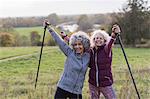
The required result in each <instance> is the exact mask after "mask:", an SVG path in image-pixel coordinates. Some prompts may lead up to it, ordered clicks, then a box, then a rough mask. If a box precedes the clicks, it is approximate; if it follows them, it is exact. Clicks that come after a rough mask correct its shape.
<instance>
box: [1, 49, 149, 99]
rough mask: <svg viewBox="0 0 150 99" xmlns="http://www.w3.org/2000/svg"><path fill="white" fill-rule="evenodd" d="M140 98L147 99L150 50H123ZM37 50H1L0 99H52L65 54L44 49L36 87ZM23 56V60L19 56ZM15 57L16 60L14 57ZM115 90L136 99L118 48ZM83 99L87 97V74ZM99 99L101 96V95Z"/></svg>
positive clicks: (120, 95) (120, 98)
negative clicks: (35, 86)
mask: <svg viewBox="0 0 150 99" xmlns="http://www.w3.org/2000/svg"><path fill="white" fill-rule="evenodd" d="M125 51H126V54H127V57H128V61H129V63H130V66H131V69H132V73H133V76H134V79H135V82H136V85H137V88H138V91H139V93H140V96H141V99H150V77H149V75H150V67H149V66H150V63H149V62H150V49H145V48H125ZM39 52H40V47H5V48H2V47H1V48H0V99H53V96H54V93H55V90H56V84H57V82H58V80H59V77H60V76H61V73H62V72H63V64H64V61H65V55H64V54H63V53H62V52H61V51H60V49H59V48H58V47H44V51H43V55H42V60H41V66H40V72H39V78H38V82H37V88H36V90H35V88H34V84H35V78H36V72H37V66H38V61H39V55H40V53H39ZM21 56H23V57H21ZM13 57H16V58H13ZM112 69H113V76H114V85H113V86H114V88H115V91H116V94H117V98H118V99H137V94H136V91H135V89H134V86H133V83H132V80H131V77H130V75H129V72H128V68H127V65H126V62H125V59H124V56H123V54H122V51H121V49H120V48H114V49H113V65H112ZM83 99H90V98H89V90H88V71H87V74H86V79H85V83H84V88H83ZM102 99H104V98H103V96H102Z"/></svg>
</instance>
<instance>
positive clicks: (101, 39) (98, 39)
mask: <svg viewBox="0 0 150 99" xmlns="http://www.w3.org/2000/svg"><path fill="white" fill-rule="evenodd" d="M93 42H94V44H95V46H96V47H98V46H102V45H103V44H104V43H105V40H104V36H103V35H100V34H97V35H95V37H94V39H93Z"/></svg>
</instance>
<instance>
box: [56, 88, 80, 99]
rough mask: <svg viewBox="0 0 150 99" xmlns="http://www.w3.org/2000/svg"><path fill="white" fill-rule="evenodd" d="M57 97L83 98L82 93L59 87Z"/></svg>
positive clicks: (66, 98)
mask: <svg viewBox="0 0 150 99" xmlns="http://www.w3.org/2000/svg"><path fill="white" fill-rule="evenodd" d="M55 99H82V95H81V94H73V93H70V92H68V91H65V90H63V89H61V88H59V87H57V90H56V93H55Z"/></svg>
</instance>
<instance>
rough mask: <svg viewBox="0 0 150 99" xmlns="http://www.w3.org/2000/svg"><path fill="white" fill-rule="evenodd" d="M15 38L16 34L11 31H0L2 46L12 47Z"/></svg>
mask: <svg viewBox="0 0 150 99" xmlns="http://www.w3.org/2000/svg"><path fill="white" fill-rule="evenodd" d="M14 44H15V39H14V36H13V35H12V34H10V33H0V46H3V47H10V46H14Z"/></svg>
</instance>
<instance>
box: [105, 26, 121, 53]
mask: <svg viewBox="0 0 150 99" xmlns="http://www.w3.org/2000/svg"><path fill="white" fill-rule="evenodd" d="M120 32H121V30H120V27H119V25H116V24H115V25H113V27H112V33H111V39H110V41H109V43H108V45H107V46H106V47H107V48H106V49H107V50H108V53H110V51H111V48H112V45H113V44H114V42H115V40H116V37H117V34H118V33H120Z"/></svg>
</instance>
